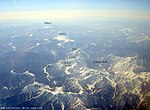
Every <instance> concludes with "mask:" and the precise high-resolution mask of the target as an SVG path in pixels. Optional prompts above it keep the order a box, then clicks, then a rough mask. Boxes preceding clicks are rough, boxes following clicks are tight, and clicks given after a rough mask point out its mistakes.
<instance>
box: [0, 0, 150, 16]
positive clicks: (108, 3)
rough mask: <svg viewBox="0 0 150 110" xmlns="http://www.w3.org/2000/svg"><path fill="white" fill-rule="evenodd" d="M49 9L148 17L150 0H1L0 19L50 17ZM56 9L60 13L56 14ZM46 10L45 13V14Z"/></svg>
mask: <svg viewBox="0 0 150 110" xmlns="http://www.w3.org/2000/svg"><path fill="white" fill-rule="evenodd" d="M48 11H49V12H51V15H53V16H58V15H60V11H61V13H62V11H63V13H64V12H65V11H70V12H69V14H70V15H69V14H68V13H64V15H69V16H73V15H71V13H72V12H71V11H76V12H75V13H74V16H76V15H77V14H78V15H83V13H84V14H85V15H87V13H88V14H89V15H91V16H93V15H99V16H104V17H106V16H109V17H110V16H113V17H114V16H118V17H119V16H120V17H122V16H123V15H124V16H126V17H130V16H131V18H132V17H134V16H135V17H137V18H138V17H139V18H141V17H143V18H146V19H147V18H149V16H150V15H149V14H150V13H149V12H150V0H0V13H1V14H0V19H6V18H24V17H30V16H31V15H34V16H35V17H40V16H38V15H41V16H47V17H48V15H47V14H46V13H47V12H48ZM55 11H57V14H58V15H56V14H55ZM88 11H90V12H88ZM98 11H99V13H98ZM22 12H23V13H22ZM44 12H45V14H43V13H44ZM52 12H53V13H52ZM79 12H80V14H79ZM86 12H87V13H86ZM21 13H22V15H21ZM33 13H34V14H33ZM116 13H120V14H116ZM42 14H43V15H42ZM34 16H32V17H34ZM49 16H50V15H49Z"/></svg>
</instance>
